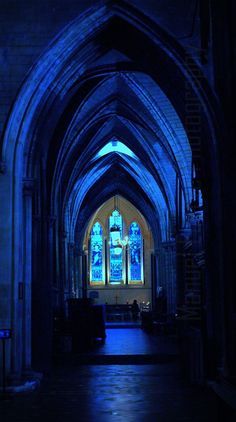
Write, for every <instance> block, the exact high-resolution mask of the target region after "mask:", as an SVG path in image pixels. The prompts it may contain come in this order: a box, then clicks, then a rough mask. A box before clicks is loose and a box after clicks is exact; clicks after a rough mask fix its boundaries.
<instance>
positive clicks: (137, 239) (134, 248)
mask: <svg viewBox="0 0 236 422" xmlns="http://www.w3.org/2000/svg"><path fill="white" fill-rule="evenodd" d="M129 248H130V255H129V260H130V262H129V268H130V274H129V275H130V276H129V279H130V281H135V280H137V281H142V262H141V259H142V235H141V230H140V227H139V225H138V223H136V222H135V221H134V222H133V223H131V225H130V229H129Z"/></svg>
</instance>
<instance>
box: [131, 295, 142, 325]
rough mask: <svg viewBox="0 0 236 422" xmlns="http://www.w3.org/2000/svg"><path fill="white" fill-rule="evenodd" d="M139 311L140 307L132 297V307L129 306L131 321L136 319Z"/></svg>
mask: <svg viewBox="0 0 236 422" xmlns="http://www.w3.org/2000/svg"><path fill="white" fill-rule="evenodd" d="M139 311H140V309H139V306H138V304H137V300H136V299H134V301H133V303H132V307H131V312H132V318H133V321H137V319H138V314H139Z"/></svg>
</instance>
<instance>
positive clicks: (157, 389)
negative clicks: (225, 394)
mask: <svg viewBox="0 0 236 422" xmlns="http://www.w3.org/2000/svg"><path fill="white" fill-rule="evenodd" d="M154 337H155V336H154ZM154 337H153V336H151V335H149V334H147V333H145V332H143V331H142V330H140V329H133V330H125V329H123V330H122V329H114V330H107V339H106V343H105V345H101V346H98V347H97V348H95V350H94V353H95V354H96V353H97V354H103V355H106V354H107V355H109V354H112V353H114V354H115V353H116V354H117V356H118V355H120V354H121V352H122V353H124V354H126V353H130V356H132V353H137V352H138V353H140V354H141V355H143V356H144V355H145V353H149V354H150V353H156V352H158V351H162V352H164V351H166V352H167V351H168V347H169V354H171V353H173V354H176V349H175V348H174V347H175V346H174V341H173V339H167V338H165V337H164V336H156V337H155V338H154ZM209 420H212V421H216V420H217V418H216V414H215V408H214V403H213V402H212V398H211V396H210V394H209V393H208V391H207V390H206V389H205V388H200V387H196V386H195V387H193V386H189V385H188V384H187V383H186V382H185V381H184V380H183V379H182V377H181V374H180V371H179V368H178V360H176V361H173V360H172V361H166V362H164V363H159V364H155V365H153V364H139V365H137V364H132V365H130V364H129V365H127V364H122V365H120V364H116V365H109V364H103V365H96V364H95V365H81V364H80V356H79V355H77V356H74V357H73V359H71V360H70V359H68V358H67V359H65V361H64V362H61V361H60V364H57V365H56V366H55V367H54V369H53V371H52V374H51V376H50V377H48V378H45V379H44V380H43V382H42V385H41V388H40V389H39V390H38V391H36V392H34V393H31V394H28V395H21V396H17V397H11V398H10V399H9V400H5V401H1V403H0V421H1V422H34V421H35V422H37V421H45V422H46V421H50V422H54V421H55V422H56V421H57V422H78V421H79V422H80V421H82V422H109V421H111V422H112V421H114V422H115V421H117V422H123V421H124V422H192V421H193V422H204V421H209Z"/></svg>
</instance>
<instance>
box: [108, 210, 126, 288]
mask: <svg viewBox="0 0 236 422" xmlns="http://www.w3.org/2000/svg"><path fill="white" fill-rule="evenodd" d="M109 233H110V242H109V246H110V254H109V255H110V277H109V281H110V283H120V282H121V281H122V279H123V247H122V243H121V240H122V234H123V221H122V216H121V214H120V213H119V211H118V210H114V211H113V213H112V215H111V216H110V218H109Z"/></svg>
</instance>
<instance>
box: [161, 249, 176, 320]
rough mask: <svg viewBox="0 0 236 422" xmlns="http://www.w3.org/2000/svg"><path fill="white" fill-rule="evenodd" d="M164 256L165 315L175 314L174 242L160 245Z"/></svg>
mask: <svg viewBox="0 0 236 422" xmlns="http://www.w3.org/2000/svg"><path fill="white" fill-rule="evenodd" d="M162 246H163V249H164V254H165V286H163V287H165V289H166V299H167V313H168V314H174V313H175V312H176V258H175V255H176V253H175V251H176V249H175V241H169V242H164V243H163V244H162Z"/></svg>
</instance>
